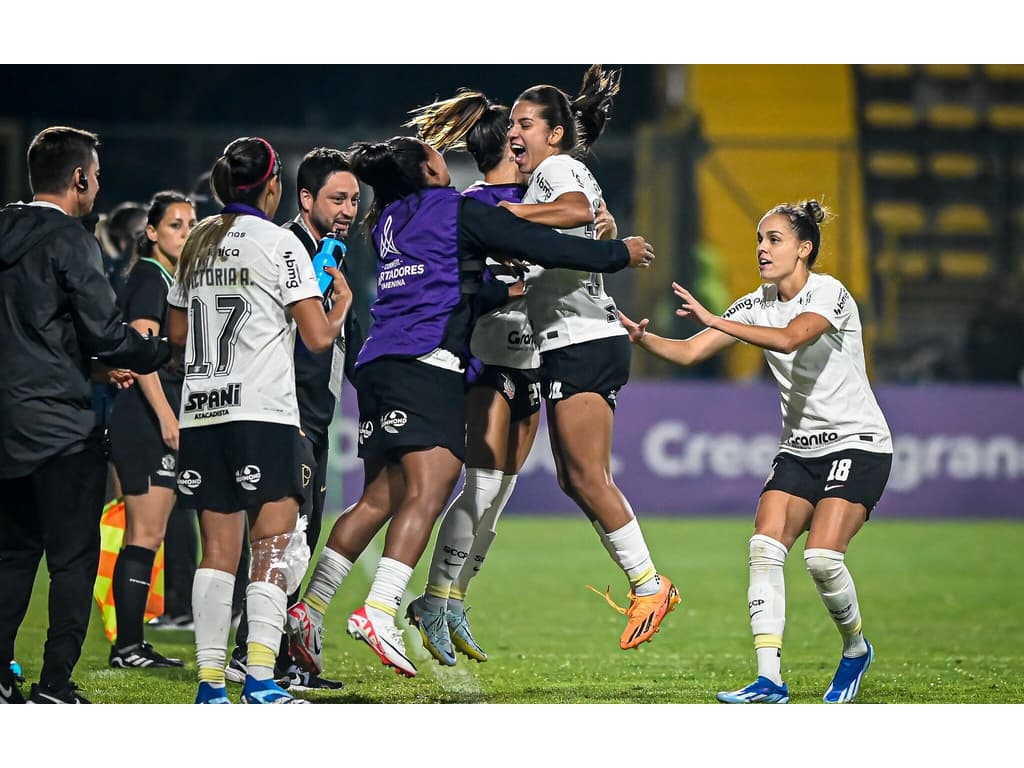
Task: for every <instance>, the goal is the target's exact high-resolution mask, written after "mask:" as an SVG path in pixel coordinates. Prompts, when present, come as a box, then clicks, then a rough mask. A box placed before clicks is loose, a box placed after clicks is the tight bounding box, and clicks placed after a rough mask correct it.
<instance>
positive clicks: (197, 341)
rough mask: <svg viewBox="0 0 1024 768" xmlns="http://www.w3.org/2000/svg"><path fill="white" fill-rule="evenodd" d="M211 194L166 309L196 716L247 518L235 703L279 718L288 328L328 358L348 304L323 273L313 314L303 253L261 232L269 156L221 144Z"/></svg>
mask: <svg viewBox="0 0 1024 768" xmlns="http://www.w3.org/2000/svg"><path fill="white" fill-rule="evenodd" d="M210 184H211V186H212V187H213V191H214V193H215V194H216V196H217V199H218V200H220V201H221V202H222V203H225V206H224V208H223V210H222V212H221V213H220V214H219V215H215V216H210V217H208V218H206V219H204V220H203V221H202V222H201V223H200V224H199V226H197V227H196V228H195V229H194V230H193V231H192V234H191V235H189V238H188V240H187V241H186V243H185V248H184V250H183V252H182V257H181V263H180V265H179V268H178V274H177V276H176V279H175V283H174V286H173V287H172V288H171V292H170V294H169V295H168V303H169V304H170V305H171V306H172V307H173V310H172V311H171V313H170V316H169V322H170V328H171V340H172V341H173V342H175V343H178V344H181V343H182V342H185V341H186V338H187V346H186V350H185V361H186V362H185V385H184V389H183V392H182V408H181V417H180V428H181V432H180V453H179V462H178V470H179V471H178V480H177V482H178V490H179V492H180V493H181V494H183V495H185V496H188V497H189V498H190V500H191V501H193V502H194V503H195V505H196V507H197V508H199V509H200V510H201V513H200V528H201V534H202V543H203V559H202V561H201V562H200V563H199V568H198V569H197V571H196V576H195V581H194V582H193V590H192V605H193V611H194V614H195V633H196V659H197V662H198V667H199V691H198V694H197V696H196V703H203V704H213V703H217V704H226V703H228V699H227V692H226V689H225V686H224V680H225V676H224V663H225V660H226V656H227V640H228V632H229V630H230V628H231V595H232V591H233V589H234V581H235V571H236V569H237V567H238V562H239V557H240V555H241V550H242V536H243V535H244V531H245V521H244V520H243V515H244V514H247V515H248V519H249V541H250V548H251V551H252V558H251V566H250V573H249V586H248V588H247V589H246V612H247V614H248V616H249V636H248V665H247V675H246V678H245V684H244V686H243V688H242V697H241V700H242V702H243V703H248V704H279V703H284V704H288V703H293V702H296V701H299V700H297V699H295V698H294V697H293V696H292V695H291V694H289V693H288V692H287V691H284V690H283V689H281V688H280V687H279V686H278V685H277V684H276V683H275V682H274V680H273V673H274V661H275V658H276V656H277V652H278V647H279V645H280V641H281V633H282V632H283V631H284V625H285V613H286V609H287V595H288V594H289V593H290V592H293V591H294V590H296V589H297V588H298V587H299V585H300V584H301V582H302V578H303V576H304V575H305V572H306V565H307V564H308V561H309V548H308V546H307V545H306V538H305V534H304V532H302V531H301V530H299V526H298V525H297V521H298V512H299V505H300V504H301V503H302V502H303V501H304V500H305V497H306V495H307V494H308V493H310V492H311V490H310V488H309V484H310V482H311V480H312V466H313V457H312V453H311V451H310V449H309V445H308V443H307V442H306V441H305V440H304V439H303V437H302V434H301V432H300V430H299V409H298V404H297V402H296V395H295V364H294V350H295V326H296V325H298V329H299V333H300V334H301V336H302V339H303V341H304V342H305V345H306V347H308V348H309V349H311V350H316V351H323V350H327V349H330V347H331V346H332V345H333V344H334V341H335V339H336V338H337V337H338V334H339V333H340V332H341V328H342V323H343V322H344V319H345V315H346V313H347V312H348V310H349V307H350V306H351V303H352V294H351V292H350V291H349V289H348V284H347V283H346V282H345V279H344V278H343V277H342V275H341V273H340V272H338V271H337V270H335V269H331V270H330V272H329V274H331V276H332V278H333V283H332V286H331V289H332V290H333V295H334V302H335V303H334V306H333V307H332V308H331V310H330V312H327V313H325V312H324V305H323V295H322V294H321V292H320V288H319V286H318V284H317V280H316V276H315V274H314V272H313V265H312V263H311V262H310V259H309V256H308V255H307V253H306V249H305V247H304V246H303V245H302V243H301V242H299V240H298V238H296V236H295V235H294V234H293V233H292V232H291V231H289V230H288V229H285V228H282V227H278V226H276V225H275V224H274V223H273V221H272V220H271V217H272V216H273V215H274V212H275V211H276V210H277V207H278V205H279V203H280V202H281V162H280V159H279V157H278V155H277V153H276V152H275V151H274V148H273V147H272V146H271V145H270V143H269V142H267V141H266V140H265V139H262V138H259V137H246V138H240V139H236V140H235V141H233V142H231V143H230V144H228V146H227V147H225V149H224V153H223V154H222V155H221V156H220V157H219V158H218V159H217V161H216V163H215V164H214V166H213V170H212V173H211V176H210ZM293 321H294V322H293Z"/></svg>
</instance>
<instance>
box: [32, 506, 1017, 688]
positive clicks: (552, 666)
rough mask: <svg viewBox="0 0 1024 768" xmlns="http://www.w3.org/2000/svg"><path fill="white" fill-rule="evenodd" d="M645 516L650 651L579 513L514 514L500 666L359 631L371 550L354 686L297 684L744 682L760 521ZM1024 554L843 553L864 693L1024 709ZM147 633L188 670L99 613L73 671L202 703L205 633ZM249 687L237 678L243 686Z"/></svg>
mask: <svg viewBox="0 0 1024 768" xmlns="http://www.w3.org/2000/svg"><path fill="white" fill-rule="evenodd" d="M641 521H642V524H643V528H644V532H645V535H646V538H647V541H648V544H649V546H650V548H651V551H652V554H653V555H654V560H655V563H656V564H657V566H658V568H659V570H661V571H662V572H663V573H666V574H668V575H669V576H670V577H671V578H672V579H673V580H674V581H675V582H676V584H677V585H678V587H679V590H680V592H681V594H682V597H683V601H682V603H681V604H680V605H679V606H678V607H677V608H676V610H675V611H674V612H673V613H672V614H670V615H669V616H668V617H667V619H666V620H665V623H664V624H663V628H662V630H661V632H660V633H659V634H658V635H656V636H655V639H654V641H653V642H651V643H648V644H645V645H643V646H642V647H641V648H640V649H638V650H634V651H621V650H619V648H618V638H619V634H620V633H621V631H622V628H623V626H624V623H623V622H624V619H623V618H622V617H620V616H619V615H618V614H617V613H615V612H614V611H613V610H611V609H610V608H609V607H608V606H607V605H606V604H605V603H604V601H603V600H601V599H600V598H599V597H598V596H596V595H594V594H593V593H591V592H589V591H588V590H586V589H585V588H584V585H585V584H588V583H589V584H592V585H594V586H595V587H598V588H599V589H604V587H605V586H606V585H608V584H610V585H611V586H612V594H613V596H615V597H616V599H617V600H618V601H619V602H620V604H624V603H625V602H626V599H625V592H626V589H627V585H626V583H625V581H624V579H623V577H622V575H621V573H620V572H619V570H618V568H617V567H616V566H615V565H614V564H613V563H612V562H611V561H610V559H609V558H608V556H607V554H606V553H605V551H604V549H603V548H602V546H601V544H600V543H599V542H598V540H597V538H596V537H595V535H594V532H593V530H592V529H591V527H590V525H589V524H588V523H587V521H586V520H585V519H584V518H583V516H582V515H581V516H580V517H578V518H528V517H515V516H509V517H507V518H505V519H503V520H502V522H501V524H500V529H499V534H498V538H497V540H496V542H495V544H494V547H493V548H492V550H491V555H490V556H489V557H488V560H487V563H486V565H485V566H484V569H483V571H482V572H481V575H480V576H478V577H477V578H476V579H475V580H474V582H473V584H472V587H471V590H470V593H469V597H468V600H467V605H469V606H470V607H471V611H470V614H469V615H470V619H471V621H472V626H473V631H474V635H475V636H476V638H477V640H478V641H479V642H480V644H481V646H483V648H484V649H485V650H486V651H487V652H488V654H489V655H490V660H489V661H488V662H486V663H484V664H477V663H475V662H472V661H469V660H468V659H466V658H465V657H462V656H459V662H458V665H457V666H456V667H454V668H443V667H440V666H439V665H438V664H437V663H435V662H434V661H433V660H431V659H430V658H429V657H427V656H426V654H425V652H423V651H422V648H421V646H420V641H419V637H418V634H415V632H414V631H410V632H407V633H406V645H407V647H408V648H409V649H410V651H412V652H413V653H414V656H415V659H416V662H417V665H418V667H419V670H420V673H419V676H418V677H416V678H415V679H412V680H406V679H404V678H400V677H399V676H398V675H396V674H395V673H394V672H393V671H392V670H390V669H389V668H386V667H384V666H382V665H381V664H380V663H379V662H378V660H377V658H376V656H374V655H373V654H372V652H371V651H370V650H369V649H368V648H367V647H366V646H365V645H363V644H362V643H359V642H357V641H354V640H352V639H351V638H349V637H348V636H347V634H346V633H345V619H346V618H347V616H348V614H349V612H350V611H352V610H353V609H354V608H356V607H357V606H358V605H359V604H360V603H361V602H362V600H363V599H364V597H365V595H366V592H367V590H368V588H369V581H370V577H371V576H372V570H373V568H374V567H375V565H376V557H375V556H374V555H375V552H368V553H367V556H366V558H365V559H366V560H367V563H365V564H357V565H356V568H355V569H354V570H353V573H352V575H351V576H350V577H349V579H348V580H347V581H346V583H345V584H344V586H343V587H342V589H341V590H340V592H339V593H338V596H337V597H336V599H335V601H334V603H333V605H332V606H331V612H330V614H329V615H328V619H327V634H326V637H325V666H326V669H325V676H329V677H331V678H335V679H340V680H343V681H344V682H345V688H344V689H342V690H340V691H336V692H325V693H303V694H300V695H301V696H303V697H305V698H308V699H310V700H311V701H313V702H321V703H339V704H344V703H349V704H353V703H354V704H361V703H362V704H365V703H384V704H406V703H415V704H432V703H456V704H458V703H461V704H476V703H497V704H513V703H531V704H577V703H605V704H639V703H650V704H659V703H660V704H707V703H710V702H713V701H714V700H715V693H716V692H717V691H719V690H723V689H732V688H737V687H739V686H741V685H744V684H746V683H747V682H749V681H750V680H752V679H753V677H754V676H755V674H756V666H755V663H754V656H753V650H752V642H751V637H750V627H749V620H748V617H747V610H746V588H747V567H746V559H747V544H746V542H747V538H748V537H749V535H750V532H751V524H750V522H749V521H748V520H745V519H716V520H708V519H701V520H670V519H665V518H641ZM325 535H326V533H325ZM802 544H803V542H802V541H801V542H799V543H798V545H797V546H796V547H795V551H794V553H793V554H792V555H791V556H790V558H789V561H788V563H787V566H786V584H787V623H786V634H785V647H784V649H783V676H784V678H785V680H786V682H787V683H788V684H789V687H790V691H791V694H792V701H793V703H808V704H809V703H818V702H820V701H821V695H822V693H823V692H824V689H825V687H826V686H827V684H828V682H829V680H830V678H831V675H832V672H833V671H834V669H835V665H836V663H837V661H838V659H839V654H840V650H841V644H840V640H839V636H838V634H837V632H836V630H835V627H834V626H833V624H832V622H831V620H830V619H829V616H828V614H827V612H826V611H825V609H824V607H823V606H822V604H821V601H820V599H819V598H818V595H817V593H816V591H815V589H814V585H813V584H812V583H811V580H810V577H809V576H808V575H807V573H806V571H805V569H804V565H803V559H802V556H801V553H802ZM429 551H430V550H429V549H428V554H429ZM1021 551H1024V525H1021V524H1018V523H1007V522H989V521H979V522H960V521H957V522H945V521H944V522H919V521H898V520H886V519H885V518H884V517H883V518H879V519H877V520H874V521H872V522H870V523H869V524H868V525H867V526H866V527H865V528H864V530H863V531H862V532H861V533H860V534H859V535H858V536H857V538H856V539H855V540H854V542H853V545H852V547H851V549H850V552H849V554H848V556H847V562H848V564H849V566H850V570H851V572H852V573H853V576H854V579H855V580H856V584H857V592H858V595H859V598H860V604H861V610H862V614H863V617H864V629H865V633H866V634H867V636H868V637H869V638H870V639H871V641H872V643H873V644H874V646H875V650H876V660H875V663H874V664H873V665H872V667H871V670H870V672H869V673H868V675H867V676H866V677H865V680H864V683H863V685H862V687H861V691H860V695H859V698H858V701H859V702H861V703H868V704H870V703H875V704H882V703H901V704H924V703H944V704H977V703H1003V704H1013V703H1022V702H1024V651H1022V650H1021V644H1020V638H1021V637H1024V615H1022V614H1021V612H1020V610H1019V599H1020V598H1019V589H1020V586H1021V585H1022V584H1024V559H1022V558H1021V557H1020V555H1019V553H1020V552H1021ZM376 552H379V549H377V550H376ZM425 575H426V567H425V565H424V564H421V565H420V567H419V568H418V569H417V571H416V573H415V575H414V577H413V580H412V582H411V584H410V591H409V594H408V596H407V597H408V599H411V598H412V597H413V596H415V595H416V594H418V593H419V592H420V591H421V590H422V587H423V582H424V579H425ZM44 586H45V572H44V571H41V573H40V577H39V580H38V581H37V590H36V594H35V595H34V597H33V601H32V605H31V607H30V609H29V614H28V616H27V618H26V620H25V622H24V624H23V626H22V629H21V632H20V634H19V636H18V643H17V658H18V660H19V661H20V662H21V663H22V666H23V667H24V669H25V673H26V676H27V677H28V679H29V681H30V682H31V681H32V680H34V679H36V677H37V675H38V671H39V666H40V662H41V656H42V645H43V641H44V639H45V632H46V604H45V589H44ZM403 610H404V609H403ZM402 621H403V623H404V619H403V620H402ZM147 639H148V640H150V642H152V643H153V644H154V645H155V646H156V647H157V648H158V650H160V651H161V652H162V653H164V654H166V655H169V656H179V657H180V658H183V659H186V660H187V662H188V666H187V667H186V669H184V670H152V671H145V670H115V669H110V668H109V667H108V666H107V653H108V650H109V648H108V646H107V643H106V639H105V637H104V635H103V630H102V626H101V624H100V621H99V617H98V612H97V613H96V614H95V615H94V620H93V623H92V625H91V627H90V631H89V635H88V637H87V640H86V643H85V649H84V652H83V655H82V659H81V660H80V661H79V663H78V666H77V667H76V670H75V680H76V681H77V682H78V684H79V686H80V687H81V689H82V690H83V692H84V693H85V695H86V696H88V697H89V698H90V699H91V700H93V701H94V702H99V703H147V702H153V703H188V702H191V701H192V700H193V697H194V695H195V687H196V682H195V663H194V645H193V641H192V634H191V633H190V632H180V631H167V630H165V631H152V630H151V631H149V632H148V635H147ZM239 692H240V691H239V689H238V687H237V686H230V685H229V694H230V695H232V696H233V697H235V696H237V695H238V693H239ZM26 694H27V686H26Z"/></svg>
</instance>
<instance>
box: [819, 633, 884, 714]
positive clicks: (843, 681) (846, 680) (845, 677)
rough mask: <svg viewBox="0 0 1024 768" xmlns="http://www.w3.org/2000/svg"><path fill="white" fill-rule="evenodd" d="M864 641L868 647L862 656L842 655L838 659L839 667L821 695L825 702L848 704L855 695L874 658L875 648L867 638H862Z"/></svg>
mask: <svg viewBox="0 0 1024 768" xmlns="http://www.w3.org/2000/svg"><path fill="white" fill-rule="evenodd" d="M864 643H865V644H866V645H867V647H868V652H867V653H865V654H864V655H863V656H858V657H857V658H855V659H848V658H846V657H845V656H843V658H841V659H840V660H839V669H837V670H836V674H835V676H834V677H833V678H832V682H831V683H829V685H828V690H826V691H825V695H824V696H822V697H821V698H822V701H824V702H825V703H826V704H849V703H850V702H851V701H853V700H854V699H855V698H856V697H857V691H859V690H860V681H861V678H863V677H864V673H865V672H867V671H868V667H870V666H871V662H872V661H874V660H875V649H874V648H873V647H872V645H871V643H869V642H868V641H867V639H865V640H864Z"/></svg>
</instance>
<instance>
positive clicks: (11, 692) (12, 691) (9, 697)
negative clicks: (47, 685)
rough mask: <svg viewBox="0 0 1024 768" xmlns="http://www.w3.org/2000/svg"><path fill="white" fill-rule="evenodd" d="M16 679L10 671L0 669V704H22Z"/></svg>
mask: <svg viewBox="0 0 1024 768" xmlns="http://www.w3.org/2000/svg"><path fill="white" fill-rule="evenodd" d="M24 703H25V697H24V696H22V695H21V689H20V688H19V687H18V681H17V679H16V678H15V676H14V674H13V673H12V672H10V671H0V704H24Z"/></svg>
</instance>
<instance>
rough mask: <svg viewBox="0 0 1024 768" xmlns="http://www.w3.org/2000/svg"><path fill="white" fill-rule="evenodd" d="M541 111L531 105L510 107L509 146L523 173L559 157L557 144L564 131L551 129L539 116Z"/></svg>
mask: <svg viewBox="0 0 1024 768" xmlns="http://www.w3.org/2000/svg"><path fill="white" fill-rule="evenodd" d="M541 115H542V107H541V106H540V105H539V104H534V103H533V102H530V101H517V102H516V103H515V105H514V106H513V107H512V115H511V118H510V123H509V129H508V143H509V147H510V148H511V149H512V154H513V156H514V157H515V161H516V165H517V166H518V167H519V170H520V171H521V172H522V173H526V174H530V173H533V172H534V170H536V168H537V166H538V165H540V164H541V163H542V162H544V161H545V160H547V159H548V158H549V157H551V156H552V155H557V154H560V153H561V151H562V150H561V147H560V146H559V144H560V143H561V141H562V136H563V134H564V129H563V128H562V126H560V125H557V126H555V127H554V128H552V127H551V126H550V125H548V121H547V120H545V119H544V118H543V117H542V116H541Z"/></svg>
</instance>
